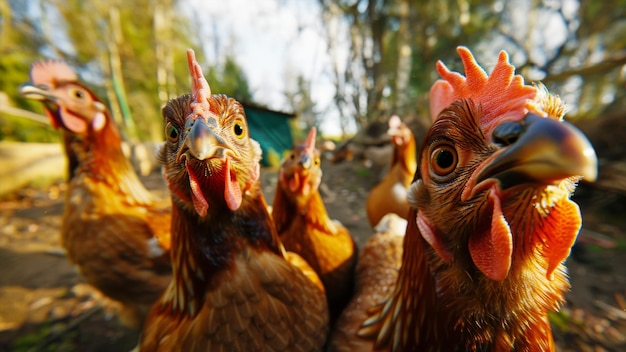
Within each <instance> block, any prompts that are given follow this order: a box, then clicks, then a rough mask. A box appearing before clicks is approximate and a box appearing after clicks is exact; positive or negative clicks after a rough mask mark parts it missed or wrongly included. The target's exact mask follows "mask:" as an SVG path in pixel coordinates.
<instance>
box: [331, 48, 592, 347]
mask: <svg viewBox="0 0 626 352" xmlns="http://www.w3.org/2000/svg"><path fill="white" fill-rule="evenodd" d="M458 52H459V54H460V56H461V59H462V61H463V65H464V68H465V74H466V77H464V76H462V75H460V74H458V73H455V72H451V71H449V70H448V69H447V68H446V67H445V66H444V65H443V64H442V63H441V62H439V63H438V64H437V70H438V72H439V74H440V75H441V76H442V77H443V78H444V80H440V81H437V82H436V83H435V84H434V85H433V87H432V89H431V92H430V99H431V118H432V120H433V125H432V127H431V128H430V130H429V131H428V132H427V134H426V137H425V139H424V142H423V143H422V148H421V149H420V150H421V155H420V162H419V164H418V165H419V169H418V171H417V173H416V177H415V181H414V183H413V184H412V185H411V187H410V190H409V202H410V204H411V210H410V213H409V217H408V225H407V228H406V235H405V237H404V242H403V251H402V254H400V253H398V251H397V250H394V249H393V248H397V246H398V243H399V241H400V238H401V237H399V236H396V237H394V238H395V239H394V240H389V236H388V235H387V236H379V235H376V236H375V237H373V238H371V239H370V240H369V241H368V244H367V245H366V246H365V247H364V248H363V249H362V251H361V256H360V260H359V264H358V270H359V276H358V281H357V287H358V290H359V291H358V294H357V295H356V296H355V297H354V298H353V301H352V302H351V303H350V305H349V306H348V308H347V309H346V310H345V311H344V313H343V314H342V316H341V317H340V319H339V321H338V323H337V325H336V326H337V327H336V330H335V331H334V333H333V337H332V338H331V342H330V347H331V348H330V350H332V351H372V350H377V351H378V350H381V351H388V350H390V351H513V350H514V351H553V350H554V343H553V339H552V332H551V329H550V323H549V321H548V312H549V311H555V310H557V309H558V308H559V305H560V304H562V303H563V301H564V292H565V291H566V290H568V289H569V283H568V279H567V274H566V268H565V266H564V265H563V264H562V262H563V261H564V260H565V259H566V258H567V257H568V255H569V253H570V248H571V246H572V245H573V243H574V241H575V240H576V236H577V234H578V232H579V230H580V227H581V217H580V210H579V208H578V206H577V205H576V204H575V203H574V202H572V201H571V200H570V199H569V197H570V195H571V193H572V192H573V191H574V188H575V185H576V181H578V180H579V179H580V178H581V177H584V178H585V179H588V180H593V179H595V177H596V173H597V159H596V157H595V153H594V151H593V149H592V147H591V145H590V144H589V141H588V140H587V139H586V138H585V137H584V135H582V133H581V132H580V131H578V130H577V129H575V128H574V127H573V126H572V125H570V124H568V123H565V122H563V121H562V114H563V105H562V103H561V101H560V99H559V98H558V97H556V96H553V95H550V94H549V93H548V92H547V91H546V90H545V88H543V87H542V86H528V85H524V82H523V78H522V77H521V76H516V75H514V67H513V66H512V65H510V64H509V63H508V56H507V54H506V53H505V52H501V53H500V56H499V58H498V63H497V65H496V67H495V68H494V69H493V71H492V73H491V75H490V76H487V74H486V73H485V72H484V71H483V69H482V68H481V67H480V66H478V64H477V63H476V61H475V60H474V58H473V57H472V54H471V53H470V52H469V50H467V49H466V48H462V47H461V48H459V49H458ZM394 246H395V247H394ZM389 255H391V256H393V258H387V256H389ZM376 256H379V257H381V258H383V257H384V258H385V260H384V261H379V262H376V261H375V259H372V258H375V257H376ZM365 258H370V259H367V260H365ZM381 266H387V270H389V272H392V273H393V271H394V270H399V271H398V274H397V275H398V276H397V279H396V280H394V281H393V283H390V282H389V281H381V280H380V279H376V278H375V277H373V276H370V277H369V280H368V281H365V280H361V276H360V275H361V272H366V271H369V270H373V271H376V272H382V270H383V268H381ZM372 296H373V297H375V299H372V298H371V297H372ZM378 297H384V299H382V300H381V301H379V302H377V303H376V304H372V303H373V302H375V301H377V300H378ZM355 302H357V303H358V302H365V303H367V304H360V305H359V304H355Z"/></svg>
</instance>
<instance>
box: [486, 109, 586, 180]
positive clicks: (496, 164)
mask: <svg viewBox="0 0 626 352" xmlns="http://www.w3.org/2000/svg"><path fill="white" fill-rule="evenodd" d="M492 137H493V140H494V143H496V144H500V145H501V146H503V147H504V150H503V151H502V152H501V153H500V154H499V155H497V156H496V157H495V159H493V160H492V161H491V162H490V163H489V164H488V165H487V166H486V167H485V168H484V169H483V170H482V171H481V172H480V173H479V175H478V177H477V182H478V183H480V182H481V181H484V180H486V179H488V178H495V179H498V180H499V181H500V184H501V187H502V188H503V189H505V188H508V187H512V186H515V185H518V184H520V183H526V182H532V183H540V184H556V183H558V182H560V181H562V180H564V179H566V178H569V177H583V178H584V179H585V180H587V181H595V179H596V177H597V174H598V159H597V157H596V153H595V151H594V149H593V147H592V146H591V143H590V142H589V140H588V139H587V137H585V135H584V134H583V133H582V132H581V131H580V130H578V129H577V128H576V127H574V126H573V125H571V124H569V123H567V122H563V121H559V120H555V119H551V118H544V117H540V116H537V115H534V114H528V115H527V116H526V117H525V118H524V120H523V121H521V122H511V121H509V122H505V123H503V124H501V125H499V126H497V127H496V128H495V129H494V131H493V134H492Z"/></svg>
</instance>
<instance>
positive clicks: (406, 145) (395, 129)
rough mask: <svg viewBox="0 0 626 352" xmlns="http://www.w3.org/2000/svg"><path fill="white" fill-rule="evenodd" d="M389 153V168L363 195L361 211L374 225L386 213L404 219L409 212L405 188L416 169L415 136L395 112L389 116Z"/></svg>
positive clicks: (406, 189)
mask: <svg viewBox="0 0 626 352" xmlns="http://www.w3.org/2000/svg"><path fill="white" fill-rule="evenodd" d="M387 134H389V135H390V136H391V141H392V144H393V156H392V159H391V166H390V168H389V171H388V172H387V174H386V175H385V177H383V179H382V180H381V181H380V182H379V183H378V184H377V185H376V186H374V188H372V190H371V191H370V193H369V194H368V196H367V200H366V203H365V210H366V211H367V219H368V220H369V222H370V225H371V226H372V227H373V226H376V224H378V223H379V222H380V220H381V219H382V218H383V216H385V215H386V214H388V213H394V214H397V215H399V216H400V217H402V218H406V216H407V215H408V213H409V201H408V199H407V192H408V187H409V185H410V184H411V181H412V180H413V176H414V175H415V169H417V160H416V148H417V146H416V145H415V137H414V136H413V132H411V130H410V129H409V127H408V126H407V125H406V124H404V123H403V122H402V121H401V120H400V118H399V117H398V116H396V115H394V116H392V117H391V118H390V119H389V130H388V131H387Z"/></svg>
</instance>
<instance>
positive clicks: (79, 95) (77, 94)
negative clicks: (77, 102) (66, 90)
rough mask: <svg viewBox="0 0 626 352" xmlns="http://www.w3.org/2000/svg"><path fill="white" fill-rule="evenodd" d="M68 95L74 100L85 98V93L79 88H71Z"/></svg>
mask: <svg viewBox="0 0 626 352" xmlns="http://www.w3.org/2000/svg"><path fill="white" fill-rule="evenodd" d="M70 95H71V96H72V97H74V98H76V99H83V98H84V97H85V96H86V94H85V91H83V90H82V89H80V88H72V89H71V90H70Z"/></svg>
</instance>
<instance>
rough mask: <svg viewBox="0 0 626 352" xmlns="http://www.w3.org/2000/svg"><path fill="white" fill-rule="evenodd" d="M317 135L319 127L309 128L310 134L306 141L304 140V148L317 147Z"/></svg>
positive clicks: (312, 148) (311, 148)
mask: <svg viewBox="0 0 626 352" xmlns="http://www.w3.org/2000/svg"><path fill="white" fill-rule="evenodd" d="M316 136H317V129H316V128H315V127H311V130H309V134H308V135H307V136H306V141H305V142H304V148H305V149H308V150H314V149H315V137H316Z"/></svg>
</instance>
